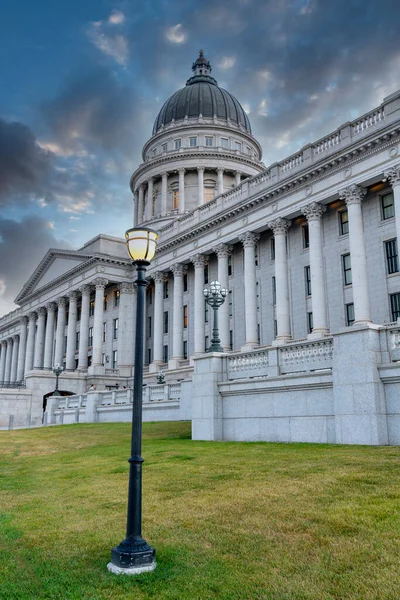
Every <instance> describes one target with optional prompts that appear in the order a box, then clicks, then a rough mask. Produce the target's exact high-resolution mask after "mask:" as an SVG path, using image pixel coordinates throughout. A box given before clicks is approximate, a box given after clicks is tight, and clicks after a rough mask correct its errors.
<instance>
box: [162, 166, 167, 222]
mask: <svg viewBox="0 0 400 600" xmlns="http://www.w3.org/2000/svg"><path fill="white" fill-rule="evenodd" d="M167 200H168V173H166V172H164V173H161V214H162V215H166V214H167V212H168V208H167Z"/></svg>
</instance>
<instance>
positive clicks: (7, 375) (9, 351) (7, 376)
mask: <svg viewBox="0 0 400 600" xmlns="http://www.w3.org/2000/svg"><path fill="white" fill-rule="evenodd" d="M12 342H13V341H12V338H8V340H7V352H6V369H5V373H4V381H5V383H10V379H11V359H12V349H13V346H12Z"/></svg>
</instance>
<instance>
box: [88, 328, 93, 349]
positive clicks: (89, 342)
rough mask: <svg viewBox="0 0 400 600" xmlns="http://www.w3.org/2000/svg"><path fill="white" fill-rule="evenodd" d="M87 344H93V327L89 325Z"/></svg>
mask: <svg viewBox="0 0 400 600" xmlns="http://www.w3.org/2000/svg"><path fill="white" fill-rule="evenodd" d="M88 344H89V346H93V327H89V337H88Z"/></svg>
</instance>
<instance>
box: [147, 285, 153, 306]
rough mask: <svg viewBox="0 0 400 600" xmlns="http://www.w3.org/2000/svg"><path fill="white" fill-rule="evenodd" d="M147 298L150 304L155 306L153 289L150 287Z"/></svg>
mask: <svg viewBox="0 0 400 600" xmlns="http://www.w3.org/2000/svg"><path fill="white" fill-rule="evenodd" d="M147 290H148V291H147V297H148V299H149V304H153V288H152V287H149V288H147Z"/></svg>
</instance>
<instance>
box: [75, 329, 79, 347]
mask: <svg viewBox="0 0 400 600" xmlns="http://www.w3.org/2000/svg"><path fill="white" fill-rule="evenodd" d="M79 338H80V331H77V332H76V333H75V350H79Z"/></svg>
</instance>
